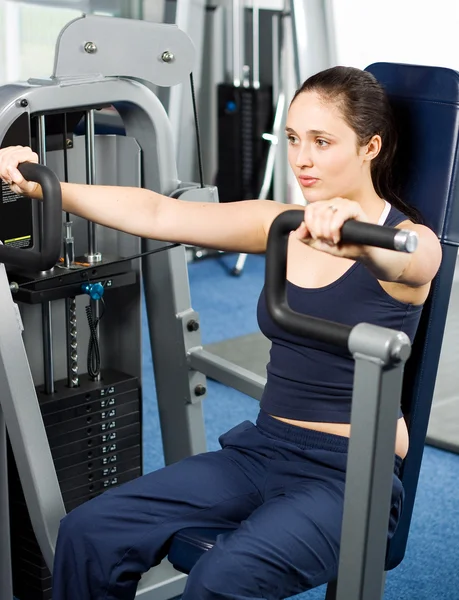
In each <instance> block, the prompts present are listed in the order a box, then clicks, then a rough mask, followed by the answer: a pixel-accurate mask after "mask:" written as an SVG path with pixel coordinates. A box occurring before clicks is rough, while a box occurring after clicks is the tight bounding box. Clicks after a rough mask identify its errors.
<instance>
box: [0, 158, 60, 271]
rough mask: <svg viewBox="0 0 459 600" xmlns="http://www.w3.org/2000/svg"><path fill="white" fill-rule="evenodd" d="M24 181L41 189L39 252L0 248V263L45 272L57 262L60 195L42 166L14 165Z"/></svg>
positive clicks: (57, 184) (50, 173)
mask: <svg viewBox="0 0 459 600" xmlns="http://www.w3.org/2000/svg"><path fill="white" fill-rule="evenodd" d="M18 169H19V171H20V172H21V174H22V175H23V177H24V178H25V179H27V180H28V181H36V182H37V183H39V184H40V186H41V188H42V190H43V239H42V240H41V244H40V245H41V247H40V249H36V248H35V246H38V244H34V248H32V249H30V250H25V249H23V248H14V247H12V246H6V245H0V262H2V263H6V264H8V265H11V266H14V267H20V268H25V269H28V270H33V271H46V270H48V269H50V268H51V267H54V265H55V264H56V263H57V261H58V260H59V255H60V252H61V228H62V193H61V185H60V182H59V179H58V178H57V176H56V175H55V174H54V173H53V171H51V169H49V168H48V167H45V166H44V165H39V164H35V163H29V162H25V163H22V164H20V165H19V166H18Z"/></svg>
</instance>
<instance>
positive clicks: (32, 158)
mask: <svg viewBox="0 0 459 600" xmlns="http://www.w3.org/2000/svg"><path fill="white" fill-rule="evenodd" d="M23 162H31V163H38V155H37V154H36V153H35V152H33V151H32V149H31V148H29V147H27V146H10V147H8V148H3V149H0V179H2V180H3V181H4V182H5V183H6V184H7V185H9V186H10V189H11V190H12V191H13V192H14V193H15V194H20V195H25V196H32V197H33V196H37V197H38V195H39V194H37V191H38V188H39V187H40V186H39V184H38V183H35V182H33V181H27V180H26V179H24V177H23V176H22V175H21V173H20V171H19V169H18V165H20V164H21V163H23Z"/></svg>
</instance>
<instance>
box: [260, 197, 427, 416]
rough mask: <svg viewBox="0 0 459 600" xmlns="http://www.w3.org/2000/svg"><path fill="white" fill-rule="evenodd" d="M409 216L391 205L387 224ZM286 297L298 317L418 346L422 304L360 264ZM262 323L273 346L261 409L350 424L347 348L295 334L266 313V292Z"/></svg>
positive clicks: (291, 286) (351, 369)
mask: <svg viewBox="0 0 459 600" xmlns="http://www.w3.org/2000/svg"><path fill="white" fill-rule="evenodd" d="M406 220H407V217H406V216H405V215H404V214H403V213H401V212H400V211H399V210H397V209H395V208H394V207H391V209H390V212H389V214H388V216H387V218H386V221H385V225H388V226H391V227H395V226H396V225H398V224H399V223H401V222H402V221H406ZM287 298H288V302H289V305H290V306H291V308H292V309H293V310H295V311H297V312H299V313H304V314H308V315H311V316H313V317H319V318H321V319H329V320H331V321H336V322H338V323H344V324H346V325H351V326H354V325H356V324H357V323H361V322H365V323H372V324H374V325H380V326H381V327H389V328H391V329H396V330H398V331H404V332H405V333H406V334H407V335H408V337H409V338H410V340H411V342H413V339H414V336H415V333H416V329H417V326H418V323H419V318H420V316H421V312H422V305H416V306H415V305H413V304H406V303H404V302H400V301H398V300H396V299H395V298H392V296H390V295H389V294H388V293H387V292H386V291H385V290H384V289H383V288H382V287H381V285H380V284H379V282H378V280H377V279H376V278H375V276H374V275H372V274H371V273H370V271H369V270H368V269H367V268H366V267H365V266H364V265H363V264H362V263H359V262H355V263H354V264H353V265H352V266H351V267H350V268H349V269H348V270H347V271H346V272H345V273H344V275H342V276H341V277H339V279H337V280H336V281H334V282H333V283H331V284H330V285H327V286H325V287H321V288H302V287H298V286H296V285H294V284H293V283H291V282H287ZM257 317H258V324H259V326H260V329H261V331H262V332H263V334H264V335H265V336H266V337H267V338H268V339H269V340H271V342H272V346H271V352H270V361H269V363H268V365H267V382H266V386H265V389H264V392H263V396H262V399H261V408H262V410H264V411H265V412H267V413H270V414H272V415H275V416H278V417H284V418H287V419H296V420H300V421H315V422H328V423H350V416H351V401H352V387H353V377H354V359H353V358H352V356H351V355H350V354H349V352H348V351H347V350H345V349H343V348H337V347H335V346H332V345H330V344H325V343H322V342H316V341H314V340H310V339H306V338H304V337H301V336H297V335H293V334H291V333H288V332H287V331H284V330H283V329H281V328H280V327H279V326H278V325H277V324H275V323H274V321H273V320H272V319H271V317H270V316H269V314H268V312H267V308H266V300H265V294H264V289H263V290H262V292H261V295H260V299H259V301H258V310H257Z"/></svg>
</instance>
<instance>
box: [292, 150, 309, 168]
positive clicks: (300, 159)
mask: <svg viewBox="0 0 459 600" xmlns="http://www.w3.org/2000/svg"><path fill="white" fill-rule="evenodd" d="M295 165H296V166H297V167H311V166H312V157H311V152H310V151H309V148H307V147H306V146H300V147H299V148H298V152H297V155H296V157H295Z"/></svg>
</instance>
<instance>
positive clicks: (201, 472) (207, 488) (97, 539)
mask: <svg viewBox="0 0 459 600" xmlns="http://www.w3.org/2000/svg"><path fill="white" fill-rule="evenodd" d="M220 443H221V446H222V450H219V451H218V452H208V453H206V454H200V455H197V456H193V457H190V458H187V459H184V460H182V461H180V462H178V463H175V464H173V465H171V466H168V467H165V468H164V469H160V470H158V471H155V472H153V473H151V474H149V475H145V476H143V477H140V478H139V479H137V480H135V481H131V482H129V483H126V484H125V485H122V486H120V487H119V488H116V489H113V490H110V491H107V492H106V493H104V494H103V495H101V496H98V497H97V498H94V499H93V500H91V501H89V502H87V503H85V504H83V505H81V506H79V507H78V508H76V509H75V510H73V511H72V512H71V513H70V514H68V515H67V516H66V517H65V518H64V519H63V520H62V523H61V527H60V531H59V538H58V542H57V549H56V559H55V566H54V581H53V598H54V600H115V599H117V600H120V599H123V600H124V599H126V600H128V599H132V598H134V597H135V593H136V587H137V583H138V580H139V578H140V574H141V573H143V572H145V571H147V570H148V569H149V568H150V567H152V566H153V565H157V564H159V563H160V562H161V560H162V559H163V558H164V556H165V555H166V554H167V551H168V545H169V541H170V539H171V536H173V535H174V533H175V532H176V531H178V530H179V529H182V528H185V527H222V528H224V527H234V526H237V529H236V530H235V531H234V532H233V533H231V534H229V535H225V536H221V537H220V538H219V539H218V541H217V543H216V545H215V546H214V548H212V550H210V551H208V552H206V553H205V554H204V555H203V556H202V558H200V559H199V561H198V562H197V563H196V565H195V567H194V568H193V570H192V572H191V574H190V575H189V577H188V580H187V584H186V588H185V591H184V594H183V600H211V599H212V600H217V599H218V600H245V599H247V598H252V599H253V598H256V599H269V600H274V599H281V598H286V597H289V596H292V595H294V594H296V593H299V592H301V591H305V590H308V589H311V588H313V587H315V586H318V585H321V584H323V583H325V582H327V581H330V580H331V579H333V578H335V577H336V576H337V571H338V550H339V542H340V531H341V521H342V512H343V499H344V480H345V468H346V458H347V449H348V440H347V438H345V437H342V436H336V435H330V434H326V433H320V432H316V431H311V430H306V429H303V428H300V427H295V426H292V425H287V424H285V423H282V422H281V421H278V420H277V419H274V418H273V417H270V416H269V415H267V414H266V413H263V412H261V413H260V415H259V417H258V419H257V424H256V425H253V424H252V423H250V422H249V421H245V422H243V423H241V424H240V425H238V426H237V427H235V428H233V429H231V430H230V431H229V432H228V433H225V434H224V435H222V436H221V438H220ZM400 462H401V461H400V459H399V457H395V466H396V470H395V472H394V478H393V494H392V508H391V514H390V517H389V516H388V537H390V536H392V535H393V533H394V531H395V528H396V525H397V522H398V519H399V514H400V507H401V503H402V497H403V488H402V484H401V482H400V480H399V479H398V477H397V474H396V473H398V470H397V469H398V468H399V466H400Z"/></svg>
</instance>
